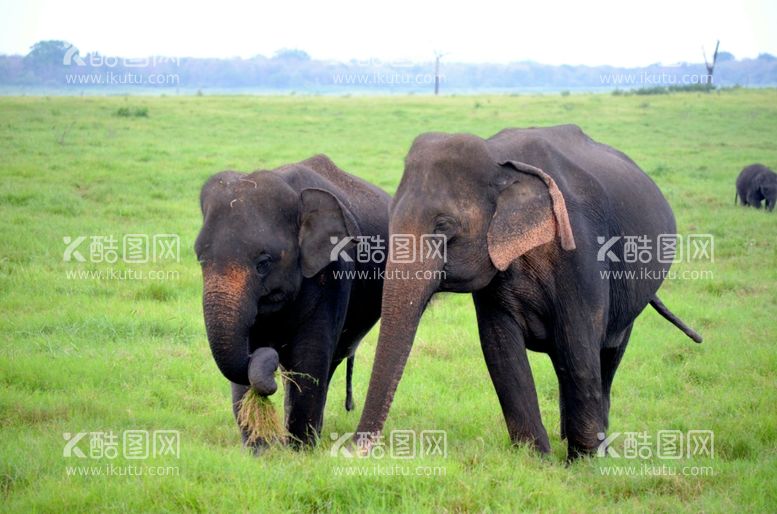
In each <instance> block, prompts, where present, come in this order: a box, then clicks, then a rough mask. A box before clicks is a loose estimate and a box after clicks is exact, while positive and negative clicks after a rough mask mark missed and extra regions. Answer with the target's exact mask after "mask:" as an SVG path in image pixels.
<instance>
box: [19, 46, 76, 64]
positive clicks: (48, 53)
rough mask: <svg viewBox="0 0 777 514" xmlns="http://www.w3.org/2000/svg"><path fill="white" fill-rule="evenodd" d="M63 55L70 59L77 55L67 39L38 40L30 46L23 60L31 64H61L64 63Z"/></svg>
mask: <svg viewBox="0 0 777 514" xmlns="http://www.w3.org/2000/svg"><path fill="white" fill-rule="evenodd" d="M65 56H69V57H70V59H73V58H74V57H77V56H78V49H77V48H75V47H73V45H71V44H70V43H68V42H67V41H60V40H49V41H38V42H37V43H35V44H34V45H32V46H31V47H30V53H28V54H27V55H26V56H25V58H24V60H25V61H26V62H27V63H29V64H31V65H33V66H43V67H50V66H61V65H62V64H64V63H65Z"/></svg>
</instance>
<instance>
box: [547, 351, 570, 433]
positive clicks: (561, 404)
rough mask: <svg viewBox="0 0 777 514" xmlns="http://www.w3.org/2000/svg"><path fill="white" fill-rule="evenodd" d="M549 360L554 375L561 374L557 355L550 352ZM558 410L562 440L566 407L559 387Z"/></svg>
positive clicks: (564, 430) (565, 431) (564, 431)
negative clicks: (554, 372) (554, 371)
mask: <svg viewBox="0 0 777 514" xmlns="http://www.w3.org/2000/svg"><path fill="white" fill-rule="evenodd" d="M549 355H550V361H551V362H552V363H553V369H554V370H556V376H557V377H558V376H561V375H560V373H561V369H560V367H559V366H561V363H560V361H559V357H558V356H557V355H556V354H554V353H553V352H551V353H550V354H549ZM558 411H559V426H560V427H561V428H560V430H559V435H560V437H561V439H562V440H564V439H566V438H567V430H566V423H567V421H566V420H567V413H566V409H565V408H564V395H563V394H562V391H561V387H559V390H558Z"/></svg>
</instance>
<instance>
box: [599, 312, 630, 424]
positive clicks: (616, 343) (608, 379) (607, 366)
mask: <svg viewBox="0 0 777 514" xmlns="http://www.w3.org/2000/svg"><path fill="white" fill-rule="evenodd" d="M633 326H634V324H633V323H632V324H631V325H629V326H628V327H626V329H625V330H624V331H623V332H621V333H620V334H618V335H617V336H616V337H615V338H613V341H612V344H605V347H604V348H602V351H601V352H599V355H600V360H601V369H602V413H603V416H604V428H605V430H606V429H607V428H609V426H610V391H611V389H612V381H613V379H614V378H615V371H616V370H617V369H618V365H619V364H620V362H621V358H622V357H623V353H624V352H625V351H626V345H627V344H628V343H629V337H631V329H632V327H633Z"/></svg>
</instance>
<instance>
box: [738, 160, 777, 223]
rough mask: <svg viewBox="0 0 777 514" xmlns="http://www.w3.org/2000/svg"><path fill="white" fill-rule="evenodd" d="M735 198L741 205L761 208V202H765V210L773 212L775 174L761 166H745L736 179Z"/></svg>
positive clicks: (776, 179) (775, 193) (776, 175)
mask: <svg viewBox="0 0 777 514" xmlns="http://www.w3.org/2000/svg"><path fill="white" fill-rule="evenodd" d="M736 186H737V192H736V195H735V196H734V203H736V199H737V197H739V201H740V202H741V203H742V205H745V206H750V207H755V208H756V209H760V208H761V202H762V201H763V200H766V205H765V206H766V210H767V211H770V212H771V211H773V210H774V204H775V202H777V173H775V172H773V171H772V170H770V169H769V168H767V167H766V166H764V165H763V164H751V165H750V166H746V167H745V168H744V169H742V171H741V172H740V173H739V176H738V177H737V184H736Z"/></svg>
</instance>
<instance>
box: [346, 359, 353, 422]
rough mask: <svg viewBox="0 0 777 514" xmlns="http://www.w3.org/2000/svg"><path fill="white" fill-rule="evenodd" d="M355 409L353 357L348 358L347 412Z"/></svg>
mask: <svg viewBox="0 0 777 514" xmlns="http://www.w3.org/2000/svg"><path fill="white" fill-rule="evenodd" d="M353 409H354V405H353V355H351V356H350V357H348V361H347V362H346V370H345V410H347V411H348V412H350V411H352V410H353Z"/></svg>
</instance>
